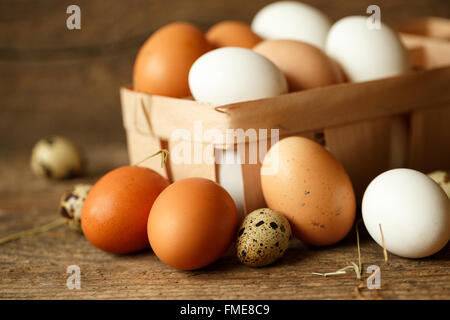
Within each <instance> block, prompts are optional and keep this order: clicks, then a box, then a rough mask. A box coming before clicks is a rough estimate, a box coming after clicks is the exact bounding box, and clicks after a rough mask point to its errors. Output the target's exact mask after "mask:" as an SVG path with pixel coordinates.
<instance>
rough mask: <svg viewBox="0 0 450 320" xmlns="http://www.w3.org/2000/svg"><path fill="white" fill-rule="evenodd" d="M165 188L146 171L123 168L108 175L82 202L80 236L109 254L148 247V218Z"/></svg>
mask: <svg viewBox="0 0 450 320" xmlns="http://www.w3.org/2000/svg"><path fill="white" fill-rule="evenodd" d="M168 185H169V181H167V179H165V178H164V177H162V176H161V175H159V174H158V173H156V172H155V171H153V170H150V169H147V168H141V167H136V166H127V167H121V168H117V169H115V170H113V171H110V172H108V173H107V174H106V175H104V176H103V177H102V178H100V180H98V181H97V183H96V184H95V185H94V186H93V187H92V189H91V190H90V191H89V193H88V195H87V197H86V200H85V202H84V205H83V209H82V212H81V227H82V229H83V233H84V235H85V236H86V238H87V239H88V240H89V242H90V243H91V244H93V245H94V246H96V247H97V248H100V249H102V250H104V251H108V252H112V253H130V252H135V251H139V250H142V249H144V248H146V247H148V246H149V244H148V238H147V219H148V214H149V212H150V209H151V207H152V205H153V202H154V201H155V199H156V197H157V196H158V195H159V194H160V193H161V191H163V189H164V188H166V187H167V186H168Z"/></svg>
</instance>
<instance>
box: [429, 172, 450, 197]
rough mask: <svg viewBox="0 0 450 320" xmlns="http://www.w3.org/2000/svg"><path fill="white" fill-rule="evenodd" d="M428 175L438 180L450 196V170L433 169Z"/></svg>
mask: <svg viewBox="0 0 450 320" xmlns="http://www.w3.org/2000/svg"><path fill="white" fill-rule="evenodd" d="M428 176H429V177H430V178H431V179H433V180H434V181H436V182H437V184H438V185H440V186H441V188H442V189H444V191H445V193H446V194H447V196H448V197H449V198H450V171H442V170H439V171H433V172H431V173H429V174H428Z"/></svg>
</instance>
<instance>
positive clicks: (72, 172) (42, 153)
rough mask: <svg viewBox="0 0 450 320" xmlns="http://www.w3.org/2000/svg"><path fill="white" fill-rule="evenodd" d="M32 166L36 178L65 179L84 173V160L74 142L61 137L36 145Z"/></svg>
mask: <svg viewBox="0 0 450 320" xmlns="http://www.w3.org/2000/svg"><path fill="white" fill-rule="evenodd" d="M30 165H31V170H32V172H33V173H34V174H35V175H36V176H39V177H45V178H49V179H65V178H69V177H73V176H77V175H79V174H80V173H81V172H82V170H83V159H82V155H81V151H80V150H79V149H78V147H77V146H76V145H75V144H74V143H73V142H72V141H70V140H69V139H67V138H64V137H61V136H49V137H46V138H43V139H40V140H39V141H38V142H37V143H36V144H35V145H34V147H33V150H32V152H31V160H30Z"/></svg>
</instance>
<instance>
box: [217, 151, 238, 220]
mask: <svg viewBox="0 0 450 320" xmlns="http://www.w3.org/2000/svg"><path fill="white" fill-rule="evenodd" d="M216 156H217V157H218V158H219V159H217V161H218V162H217V163H219V165H218V167H219V170H218V176H219V182H220V185H221V186H222V187H224V188H225V190H227V191H228V193H229V194H230V195H231V197H232V198H233V200H234V203H235V204H236V208H237V209H238V214H239V220H242V219H243V217H244V208H245V207H244V206H245V201H244V183H243V176H242V167H241V164H240V162H239V156H238V153H237V152H236V151H234V150H220V151H219V150H216Z"/></svg>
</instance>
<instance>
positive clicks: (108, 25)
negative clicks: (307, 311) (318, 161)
mask: <svg viewBox="0 0 450 320" xmlns="http://www.w3.org/2000/svg"><path fill="white" fill-rule="evenodd" d="M269 2H271V0H255V1H245V2H243V1H238V0H229V1H211V0H199V1H193V0H189V1H185V0H168V1H162V0H161V1H155V0H150V1H149V0H129V1H120V0H109V1H101V0H78V1H76V3H77V4H79V5H80V7H81V10H82V30H80V31H68V30H67V29H66V27H65V21H66V18H67V15H66V13H65V11H66V8H67V6H68V5H70V4H73V3H74V2H73V1H66V0H63V1H60V0H41V1H31V0H1V1H0V97H1V103H0V177H1V178H0V236H3V235H7V234H10V233H12V232H17V231H21V230H23V229H26V228H29V227H33V226H36V225H39V224H42V223H46V222H48V221H50V220H53V219H55V218H57V217H58V214H57V204H58V201H59V197H60V195H61V194H62V193H63V192H64V191H65V190H66V189H69V188H70V187H71V186H72V185H73V184H75V183H78V182H94V181H96V180H97V179H98V178H99V177H100V176H101V175H103V174H104V173H106V172H107V171H109V170H111V169H113V168H115V167H117V166H120V165H125V164H127V163H128V156H127V152H126V136H125V132H124V130H123V126H122V117H121V110H120V98H119V88H120V87H121V86H122V85H125V84H127V83H130V82H131V70H132V65H133V60H134V57H135V55H136V53H137V51H138V48H139V46H140V45H141V44H142V43H143V42H144V41H145V39H146V38H147V37H148V36H149V35H150V34H151V32H153V31H154V30H156V29H157V28H158V27H160V26H161V25H164V24H166V23H168V22H171V21H175V20H188V21H192V22H194V23H197V24H198V25H199V26H200V27H201V28H202V29H204V30H206V29H207V28H208V27H209V26H210V25H212V24H213V23H215V22H217V21H220V20H224V19H239V20H244V21H247V22H249V21H251V18H252V16H253V15H254V13H255V12H256V11H257V10H258V9H259V8H261V7H263V6H264V5H265V4H267V3H269ZM305 2H307V3H310V4H313V5H315V6H317V7H318V8H320V9H322V10H323V11H324V12H325V13H327V14H328V15H329V16H330V17H331V18H333V19H338V18H340V17H343V16H345V15H352V14H364V12H365V9H366V8H367V6H368V5H369V4H372V2H373V1H371V0H362V1H328V0H315V1H313V0H308V1H305ZM377 4H378V5H380V7H381V9H382V19H383V20H384V21H386V22H388V23H390V24H401V23H403V22H406V21H408V20H410V19H412V18H416V17H421V16H442V17H449V16H450V5H449V3H448V1H447V0H429V1H422V0H396V1H392V0H390V1H387V0H386V1H378V2H377ZM55 133H57V134H62V135H65V136H67V137H69V138H71V139H72V140H74V141H75V142H76V143H77V144H79V145H80V146H81V147H82V149H83V150H84V153H85V155H86V157H87V160H88V163H89V167H88V172H87V173H86V175H85V176H84V177H82V178H78V179H74V180H68V181H62V182H50V181H46V180H40V179H37V178H35V177H33V176H32V175H31V172H30V170H29V166H28V161H29V153H30V151H31V146H32V145H33V143H34V142H35V141H36V140H37V139H38V138H40V137H42V136H44V135H48V134H55ZM362 237H363V241H362V259H363V263H364V269H365V268H366V267H367V266H368V265H369V264H381V263H382V259H383V256H382V252H381V249H380V248H379V247H378V246H377V245H376V244H375V243H374V242H373V241H372V240H370V238H369V237H368V235H367V233H363V235H362ZM356 258H357V255H356V249H355V241H354V234H351V235H350V236H349V237H348V238H347V239H346V240H345V241H343V242H342V243H340V244H338V245H336V246H333V247H330V248H324V249H317V248H306V247H303V246H301V245H300V244H299V243H293V244H292V248H291V249H290V250H289V251H288V252H287V254H286V256H285V257H284V258H283V259H282V260H281V261H280V262H279V263H277V264H275V265H273V266H271V267H267V268H261V269H250V268H247V267H245V266H243V265H240V264H239V263H238V261H237V259H236V257H235V256H234V255H233V252H232V251H230V252H229V253H228V254H227V255H226V256H225V257H224V258H223V259H221V260H220V261H218V262H217V263H215V264H214V265H212V266H210V267H208V268H206V269H204V270H199V271H195V272H180V271H176V270H174V269H172V268H170V267H168V266H166V265H164V264H163V263H161V262H159V261H158V260H157V258H156V257H155V255H154V254H153V253H152V252H151V251H150V250H148V251H145V252H142V253H138V254H133V255H125V256H115V255H110V254H107V253H104V252H101V251H100V250H98V249H96V248H94V247H93V246H91V245H90V244H89V243H88V242H87V240H86V239H85V238H84V237H83V236H81V235H78V234H74V233H72V232H70V231H68V230H66V229H65V228H64V227H60V228H58V229H55V230H53V231H50V232H48V233H46V234H41V235H38V236H34V237H30V238H25V239H21V240H18V241H15V242H11V243H7V244H5V245H2V246H1V248H0V299H19V298H20V299H80V298H81V299H84V298H86V299H99V298H123V299H139V298H143V299H208V298H213V299H227V298H238V299H241V298H242V299H244V298H245V299H316V298H317V299H354V298H358V296H357V295H356V294H355V291H354V288H355V286H356V285H358V283H359V282H358V281H357V280H355V277H354V274H352V273H348V274H346V275H340V276H335V277H332V278H331V277H330V278H322V277H318V276H314V275H312V274H311V272H313V271H317V272H327V271H334V270H336V269H338V268H340V267H342V266H344V265H346V264H347V263H348V261H356ZM449 260H450V251H449V250H448V247H447V248H446V249H444V250H442V251H441V252H440V253H438V254H437V255H434V256H433V257H430V258H426V259H421V260H409V259H402V258H398V257H395V256H390V261H389V264H388V265H387V266H386V268H385V269H383V271H382V290H381V291H380V292H379V295H380V296H381V297H382V298H386V299H405V298H407V299H438V298H442V299H449V297H450V277H449V273H448V267H449ZM72 264H77V265H79V266H80V267H81V273H82V278H81V286H82V289H81V290H68V289H67V288H66V279H67V276H68V274H66V268H67V266H69V265H72ZM366 276H367V275H366ZM363 293H364V294H366V295H367V296H368V297H372V298H374V297H376V295H375V292H374V291H369V290H365V291H364V292H363Z"/></svg>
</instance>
